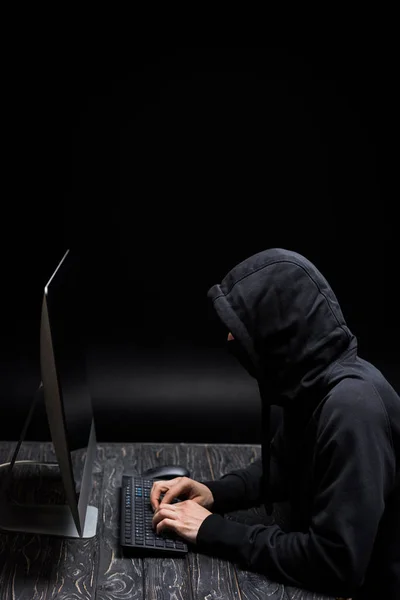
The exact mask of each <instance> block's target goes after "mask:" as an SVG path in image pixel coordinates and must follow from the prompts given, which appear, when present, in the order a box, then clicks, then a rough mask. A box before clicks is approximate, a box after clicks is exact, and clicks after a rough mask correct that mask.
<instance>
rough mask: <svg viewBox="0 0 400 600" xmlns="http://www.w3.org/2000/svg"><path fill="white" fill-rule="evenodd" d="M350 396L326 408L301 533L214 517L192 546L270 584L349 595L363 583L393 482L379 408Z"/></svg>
mask: <svg viewBox="0 0 400 600" xmlns="http://www.w3.org/2000/svg"><path fill="white" fill-rule="evenodd" d="M356 394H357V392H355V394H354V396H353V397H351V398H345V399H344V402H338V403H337V404H335V403H333V404H334V405H333V406H332V405H331V408H330V411H328V413H327V414H325V418H324V419H323V422H322V423H321V422H320V425H319V430H318V435H317V445H316V450H317V451H316V454H315V467H314V475H315V493H314V500H313V506H312V518H311V521H310V525H309V529H308V531H306V532H304V533H302V532H291V533H285V532H283V531H282V530H281V529H280V528H279V527H278V526H277V525H273V526H270V527H266V526H263V525H254V526H247V525H244V524H242V523H235V522H232V521H229V520H227V519H224V518H223V517H222V516H220V515H217V514H213V515H210V516H209V517H207V518H206V519H205V521H204V522H203V523H202V525H201V527H200V529H199V532H198V536H197V543H198V545H199V548H200V549H201V550H202V551H205V552H206V551H209V552H210V553H212V554H214V555H217V556H221V557H223V558H229V559H231V560H235V561H238V562H240V563H242V564H244V565H245V567H246V568H250V569H254V570H256V571H258V572H260V573H264V574H266V575H267V576H269V577H271V578H272V579H274V580H276V581H282V580H284V581H285V582H289V583H290V584H291V585H295V586H298V587H305V588H308V589H311V590H316V591H321V592H324V591H325V592H326V593H330V594H336V595H338V596H352V595H353V594H354V591H355V590H356V589H357V588H358V587H359V586H361V585H362V582H363V580H364V577H365V573H366V569H367V566H368V563H369V561H370V558H371V554H372V549H373V546H374V541H375V538H376V535H377V530H378V525H379V521H380V519H381V517H382V515H383V511H384V507H385V496H386V494H387V493H388V489H389V488H390V485H394V484H393V481H394V478H395V458H394V451H393V447H392V445H391V438H390V427H389V425H388V421H387V416H386V413H385V410H384V408H383V407H382V405H380V404H379V401H378V402H376V403H375V404H372V408H371V403H370V405H369V406H368V403H367V402H366V399H365V398H363V397H362V396H360V395H359V397H357V396H356ZM349 406H351V408H349Z"/></svg>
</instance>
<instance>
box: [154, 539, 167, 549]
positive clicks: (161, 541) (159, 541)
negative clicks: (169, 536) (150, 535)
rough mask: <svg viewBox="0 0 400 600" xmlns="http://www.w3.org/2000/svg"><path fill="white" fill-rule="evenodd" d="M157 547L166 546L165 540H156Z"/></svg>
mask: <svg viewBox="0 0 400 600" xmlns="http://www.w3.org/2000/svg"><path fill="white" fill-rule="evenodd" d="M156 547H157V548H165V542H164V540H156Z"/></svg>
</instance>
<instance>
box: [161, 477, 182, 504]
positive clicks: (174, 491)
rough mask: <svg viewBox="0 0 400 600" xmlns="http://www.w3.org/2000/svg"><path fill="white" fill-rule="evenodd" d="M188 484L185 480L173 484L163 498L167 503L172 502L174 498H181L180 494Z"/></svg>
mask: <svg viewBox="0 0 400 600" xmlns="http://www.w3.org/2000/svg"><path fill="white" fill-rule="evenodd" d="M186 487H187V485H186V482H185V481H184V480H182V481H179V482H178V483H176V484H175V485H173V486H171V487H170V488H169V489H168V491H167V492H165V496H164V498H163V502H164V503H165V504H171V502H172V500H173V499H174V498H179V496H180V495H181V494H182V493H183V492H184V491H185V489H186Z"/></svg>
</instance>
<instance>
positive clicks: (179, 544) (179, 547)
mask: <svg viewBox="0 0 400 600" xmlns="http://www.w3.org/2000/svg"><path fill="white" fill-rule="evenodd" d="M175 548H177V549H178V550H183V549H184V548H185V546H184V545H183V543H182V542H180V541H178V540H177V541H176V542H175Z"/></svg>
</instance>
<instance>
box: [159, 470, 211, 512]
mask: <svg viewBox="0 0 400 600" xmlns="http://www.w3.org/2000/svg"><path fill="white" fill-rule="evenodd" d="M161 494H165V496H164V497H163V499H162V503H163V504H171V502H172V501H173V500H174V498H179V499H185V500H193V502H196V503H197V504H200V505H201V506H204V508H207V509H210V508H211V507H212V505H213V504H214V496H213V495H212V493H211V490H210V489H209V488H208V487H207V486H206V485H204V484H203V483H199V482H198V481H194V480H193V479H189V477H175V478H174V479H167V480H166V481H155V482H154V484H153V487H152V489H151V492H150V503H151V506H152V508H153V510H157V509H158V508H159V506H160V496H161Z"/></svg>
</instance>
